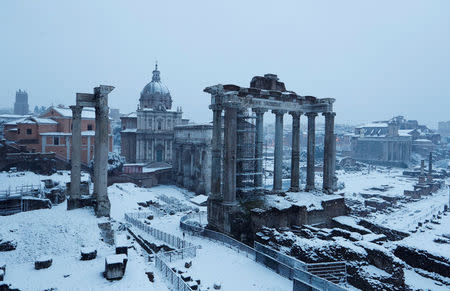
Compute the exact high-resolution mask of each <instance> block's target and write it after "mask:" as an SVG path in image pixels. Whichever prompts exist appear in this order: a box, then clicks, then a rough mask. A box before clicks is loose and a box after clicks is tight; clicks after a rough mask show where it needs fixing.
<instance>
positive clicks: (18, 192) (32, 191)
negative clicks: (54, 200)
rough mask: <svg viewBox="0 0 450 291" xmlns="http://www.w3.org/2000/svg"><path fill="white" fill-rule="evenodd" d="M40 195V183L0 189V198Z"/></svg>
mask: <svg viewBox="0 0 450 291" xmlns="http://www.w3.org/2000/svg"><path fill="white" fill-rule="evenodd" d="M41 195H42V185H22V186H17V187H14V188H11V187H10V188H8V189H4V190H0V200H6V199H12V198H20V197H21V196H33V197H40V196H41Z"/></svg>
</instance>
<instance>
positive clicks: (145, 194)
mask: <svg viewBox="0 0 450 291" xmlns="http://www.w3.org/2000/svg"><path fill="white" fill-rule="evenodd" d="M108 192H109V196H110V200H111V204H112V208H113V211H112V215H114V216H115V218H116V219H117V220H123V212H135V211H139V206H138V205H137V202H143V201H147V200H153V201H158V202H160V203H164V202H162V201H161V200H159V199H158V198H157V197H158V196H160V195H166V196H169V197H173V198H177V199H178V200H179V201H180V202H181V203H184V204H186V205H189V206H195V207H197V206H196V205H195V204H193V203H192V202H190V201H189V199H190V197H191V195H193V194H192V193H191V192H187V191H186V190H184V189H180V188H178V187H175V186H157V187H153V188H150V189H144V188H139V187H136V186H134V185H133V184H120V185H112V186H110V187H109V188H108ZM118 205H120V207H117V206H118ZM116 207H117V208H116ZM199 208H200V209H201V210H206V209H205V207H199ZM119 209H120V210H119ZM123 209H126V211H124V210H123ZM141 210H143V211H148V209H142V208H141ZM183 215H185V213H182V212H179V213H176V214H175V215H166V216H163V217H155V218H154V219H153V220H152V221H151V226H152V227H155V228H157V229H160V230H163V231H165V232H167V233H170V234H173V235H176V236H178V237H183V231H182V230H181V229H180V228H179V224H180V219H181V217H182V216H183ZM141 234H142V233H141ZM142 235H143V236H145V237H146V238H147V239H148V240H149V241H154V242H155V239H154V238H152V237H151V236H149V235H145V234H142ZM185 239H186V240H187V241H189V242H191V243H193V244H194V245H200V246H201V249H198V250H197V256H196V257H195V258H191V259H189V261H192V267H191V268H189V270H188V274H190V275H191V276H193V277H194V278H195V279H200V280H201V282H202V288H205V287H206V288H208V287H210V290H211V289H212V288H213V287H212V286H213V284H214V283H215V282H221V285H222V289H221V290H243V291H245V290H267V291H272V290H273V291H275V290H291V289H292V281H290V280H288V279H286V278H284V277H282V276H280V275H278V274H276V273H274V272H273V271H271V270H269V269H267V268H265V267H264V266H262V265H260V264H258V263H256V262H255V261H253V260H252V259H251V258H247V257H246V256H245V254H243V253H237V252H236V251H234V250H232V249H229V248H228V247H226V246H224V245H222V244H219V243H217V242H214V241H210V240H208V239H205V238H201V237H195V236H190V235H186V236H185ZM185 261H188V260H181V261H177V262H173V263H171V266H173V267H177V268H178V269H183V270H185V271H186V269H184V263H185ZM202 290H203V289H202Z"/></svg>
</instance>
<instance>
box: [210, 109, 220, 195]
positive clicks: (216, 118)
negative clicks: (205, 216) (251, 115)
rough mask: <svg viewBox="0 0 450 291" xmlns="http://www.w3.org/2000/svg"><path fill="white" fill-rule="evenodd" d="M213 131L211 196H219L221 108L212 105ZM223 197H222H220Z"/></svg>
mask: <svg viewBox="0 0 450 291" xmlns="http://www.w3.org/2000/svg"><path fill="white" fill-rule="evenodd" d="M212 110H213V132H212V142H211V143H212V147H211V155H212V158H211V198H215V199H219V198H221V196H222V195H221V191H220V188H221V183H222V179H221V175H222V159H221V158H222V157H221V155H222V150H221V149H222V108H220V107H217V106H216V107H213V108H212ZM222 198H223V197H222Z"/></svg>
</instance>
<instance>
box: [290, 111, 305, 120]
mask: <svg viewBox="0 0 450 291" xmlns="http://www.w3.org/2000/svg"><path fill="white" fill-rule="evenodd" d="M289 114H290V115H292V118H300V116H301V115H302V114H303V112H301V111H289Z"/></svg>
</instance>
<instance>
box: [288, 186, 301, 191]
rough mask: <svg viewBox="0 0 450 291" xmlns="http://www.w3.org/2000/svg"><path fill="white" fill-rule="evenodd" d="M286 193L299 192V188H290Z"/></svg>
mask: <svg viewBox="0 0 450 291" xmlns="http://www.w3.org/2000/svg"><path fill="white" fill-rule="evenodd" d="M288 192H300V187H298V186H291V188H289V190H288Z"/></svg>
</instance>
